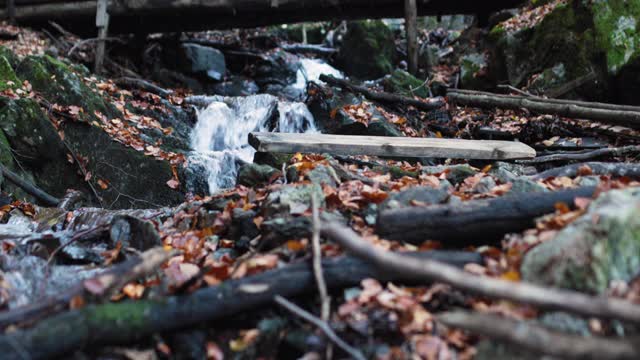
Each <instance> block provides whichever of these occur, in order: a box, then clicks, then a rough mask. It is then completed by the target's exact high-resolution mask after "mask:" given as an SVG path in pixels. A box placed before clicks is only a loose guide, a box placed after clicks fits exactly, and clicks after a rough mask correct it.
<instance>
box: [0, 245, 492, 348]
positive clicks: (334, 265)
mask: <svg viewBox="0 0 640 360" xmlns="http://www.w3.org/2000/svg"><path fill="white" fill-rule="evenodd" d="M400 256H401V257H402V258H406V259H408V258H414V259H419V260H418V261H424V259H439V260H438V261H439V262H438V263H440V261H442V262H443V263H447V262H448V263H450V264H452V266H457V267H462V266H464V265H465V264H467V263H469V262H474V263H480V262H481V261H482V257H481V256H480V255H479V254H475V253H461V252H438V251H431V252H422V253H413V254H412V255H410V256H409V255H404V254H403V255H400ZM322 265H323V272H324V274H325V276H326V279H327V286H328V287H329V288H333V289H337V288H344V287H349V286H354V285H358V284H359V283H360V282H361V281H362V280H364V279H366V278H371V277H373V278H376V279H378V280H380V281H382V282H386V281H398V282H405V280H406V281H408V282H409V283H412V284H417V283H416V282H414V280H415V277H414V276H413V275H407V274H401V273H391V272H383V271H382V272H381V271H377V270H376V268H375V267H373V266H371V265H369V264H367V263H366V262H364V261H362V260H359V259H355V258H353V257H348V256H344V257H340V258H333V259H327V260H324V261H323V262H322ZM418 283H420V282H418ZM315 289H316V284H315V280H314V276H313V271H312V269H311V266H310V264H308V263H298V264H294V265H289V266H285V267H282V268H280V269H276V270H271V271H267V272H264V273H262V274H259V275H255V276H250V277H246V278H243V279H239V280H229V281H226V282H224V283H222V284H221V285H219V286H215V287H209V288H204V289H201V290H198V291H196V292H194V293H192V294H190V295H185V296H173V297H168V298H164V299H157V300H142V301H126V302H120V303H108V304H103V305H89V306H86V307H84V308H81V309H77V310H72V311H68V312H65V313H62V314H60V315H56V316H53V317H51V318H48V319H46V320H43V321H42V322H40V323H38V324H36V325H35V326H34V327H33V328H31V329H26V330H20V331H15V332H12V333H9V334H4V335H0V353H1V354H2V358H3V359H7V360H13V359H16V360H22V359H25V358H29V359H48V358H55V357H58V356H62V355H65V354H67V353H70V352H72V351H76V350H79V349H82V348H85V347H86V348H88V347H97V346H106V345H123V344H130V343H133V342H135V341H136V340H139V339H141V338H144V337H146V336H149V335H151V334H155V333H162V332H165V331H172V330H178V329H182V328H186V327H190V326H194V325H197V324H200V323H203V322H207V321H211V320H214V319H219V318H223V317H229V316H232V315H234V314H237V313H239V312H242V311H247V310H251V309H255V308H257V307H260V306H265V305H270V304H271V303H272V302H273V298H274V296H276V295H280V296H283V297H294V296H298V295H302V294H306V293H309V292H313V291H315Z"/></svg>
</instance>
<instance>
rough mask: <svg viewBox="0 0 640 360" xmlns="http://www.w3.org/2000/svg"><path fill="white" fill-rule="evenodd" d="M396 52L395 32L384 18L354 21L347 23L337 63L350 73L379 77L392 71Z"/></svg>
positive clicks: (372, 77) (362, 76) (362, 77)
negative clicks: (383, 20)
mask: <svg viewBox="0 0 640 360" xmlns="http://www.w3.org/2000/svg"><path fill="white" fill-rule="evenodd" d="M395 53H396V45H395V41H394V36H393V32H392V31H391V30H390V29H389V28H388V27H387V25H385V24H384V22H382V21H380V20H363V21H353V22H349V23H348V24H347V32H346V34H345V35H344V38H343V41H342V44H341V45H340V49H339V53H338V58H337V63H338V65H339V66H340V67H341V69H342V70H343V71H345V72H346V73H347V74H349V75H352V76H355V77H358V78H361V79H376V78H381V77H383V76H384V75H386V74H389V73H391V71H392V70H393V63H394V58H395Z"/></svg>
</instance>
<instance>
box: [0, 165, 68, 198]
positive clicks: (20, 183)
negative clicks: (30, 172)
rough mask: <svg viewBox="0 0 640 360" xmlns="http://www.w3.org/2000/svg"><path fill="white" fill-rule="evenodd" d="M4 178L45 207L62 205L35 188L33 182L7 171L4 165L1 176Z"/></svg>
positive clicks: (0, 167) (0, 169) (0, 166)
mask: <svg viewBox="0 0 640 360" xmlns="http://www.w3.org/2000/svg"><path fill="white" fill-rule="evenodd" d="M2 175H3V176H4V177H5V178H6V179H7V180H9V181H11V182H12V183H13V184H15V185H16V186H17V187H19V188H21V189H22V190H24V191H25V192H26V193H27V194H29V195H31V196H33V197H35V198H36V199H37V200H38V201H40V202H41V203H42V204H44V205H48V206H56V205H58V204H59V203H60V199H58V198H57V197H55V196H53V195H50V194H48V193H47V192H46V191H44V190H42V189H40V188H39V187H37V186H35V185H34V184H32V183H31V182H29V181H27V180H25V179H23V178H21V177H20V176H19V175H18V174H16V173H14V172H13V171H11V170H9V169H7V168H6V167H5V166H4V165H2V164H0V176H2Z"/></svg>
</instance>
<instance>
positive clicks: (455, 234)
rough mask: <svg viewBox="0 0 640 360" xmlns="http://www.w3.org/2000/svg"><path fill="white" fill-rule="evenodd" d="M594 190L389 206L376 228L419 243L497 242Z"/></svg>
mask: <svg viewBox="0 0 640 360" xmlns="http://www.w3.org/2000/svg"><path fill="white" fill-rule="evenodd" d="M594 192H595V188H592V187H585V188H579V189H572V190H562V191H555V192H547V193H521V194H515V195H505V196H503V197H500V198H497V199H492V200H475V201H467V202H465V203H462V204H454V205H448V204H445V205H433V206H428V207H408V208H401V209H393V210H386V211H382V212H381V213H380V214H379V216H378V220H377V222H376V232H377V233H378V234H380V235H381V236H383V237H385V238H388V239H392V240H401V241H407V242H411V243H416V244H420V243H423V242H424V241H426V240H438V241H442V242H443V243H444V245H446V246H460V245H472V244H473V245H483V244H487V243H495V242H496V241H500V240H501V239H502V237H503V236H504V235H505V234H508V233H513V232H519V231H522V230H525V229H528V228H531V227H532V226H534V221H535V218H536V217H539V216H542V215H545V214H549V213H552V212H554V211H555V205H556V204H557V203H559V202H562V203H566V204H567V205H569V206H570V207H572V206H573V204H574V199H576V198H578V197H588V198H590V197H592V196H593V194H594Z"/></svg>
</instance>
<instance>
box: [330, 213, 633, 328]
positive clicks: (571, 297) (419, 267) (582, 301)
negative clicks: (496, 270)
mask: <svg viewBox="0 0 640 360" xmlns="http://www.w3.org/2000/svg"><path fill="white" fill-rule="evenodd" d="M322 234H323V235H324V236H326V237H328V238H329V239H332V240H333V241H335V242H337V243H338V244H340V246H342V247H344V248H345V249H346V250H347V251H349V252H350V253H352V254H353V255H355V256H357V257H359V258H361V259H363V260H366V261H367V262H369V263H370V264H372V265H373V266H374V267H375V268H377V269H378V270H379V271H381V272H386V273H393V274H405V276H413V277H414V279H415V280H416V281H427V282H440V283H444V284H448V285H451V286H453V287H455V288H458V289H460V290H463V291H468V292H470V293H474V294H478V295H482V296H486V297H490V298H494V299H505V300H510V301H515V302H519V303H525V304H531V305H535V306H537V307H539V308H542V309H549V310H561V311H567V312H571V313H574V314H580V315H586V316H594V317H600V318H607V319H618V320H621V321H628V322H631V323H636V324H640V306H638V305H635V304H632V303H630V302H627V301H624V300H619V299H613V298H606V297H595V296H588V295H585V294H582V293H579V292H576V291H571V290H564V289H554V288H548V287H543V286H539V285H533V284H529V283H525V282H520V283H516V282H512V281H506V280H500V279H494V278H489V277H480V276H477V275H473V274H471V273H468V272H465V271H464V270H460V269H457V268H454V267H452V266H449V265H446V264H443V263H440V262H438V261H433V260H417V259H415V258H410V257H407V256H406V255H400V254H395V253H392V252H388V251H384V250H380V249H377V248H375V247H373V246H371V244H370V243H368V242H366V241H365V240H363V239H362V238H360V236H359V235H358V234H356V233H355V232H354V231H353V230H351V229H350V228H347V227H345V226H343V225H341V224H338V223H326V224H324V225H323V227H322Z"/></svg>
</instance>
